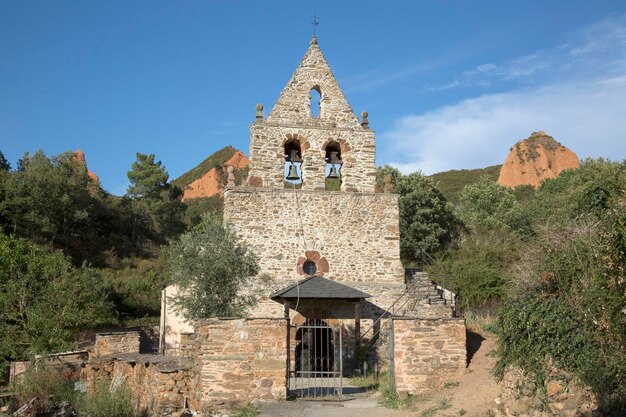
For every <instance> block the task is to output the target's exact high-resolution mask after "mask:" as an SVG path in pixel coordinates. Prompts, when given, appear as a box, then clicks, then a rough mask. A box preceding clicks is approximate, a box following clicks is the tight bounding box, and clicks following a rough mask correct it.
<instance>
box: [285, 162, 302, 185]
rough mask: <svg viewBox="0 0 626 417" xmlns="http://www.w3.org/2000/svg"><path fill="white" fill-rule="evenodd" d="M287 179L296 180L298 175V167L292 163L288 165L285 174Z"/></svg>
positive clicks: (298, 177)
mask: <svg viewBox="0 0 626 417" xmlns="http://www.w3.org/2000/svg"><path fill="white" fill-rule="evenodd" d="M286 179H288V180H289V181H298V180H299V179H300V176H299V175H298V169H297V168H296V166H295V165H294V164H291V165H289V174H287V178H286Z"/></svg>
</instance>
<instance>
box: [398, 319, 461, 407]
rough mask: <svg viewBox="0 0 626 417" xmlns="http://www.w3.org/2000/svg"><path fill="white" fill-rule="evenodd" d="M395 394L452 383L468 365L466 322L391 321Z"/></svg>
mask: <svg viewBox="0 0 626 417" xmlns="http://www.w3.org/2000/svg"><path fill="white" fill-rule="evenodd" d="M393 326H394V327H393V329H394V331H393V335H394V338H393V339H394V340H393V342H394V370H395V376H396V391H397V392H398V394H399V395H402V394H411V395H414V394H419V393H421V392H423V391H426V390H427V389H429V388H438V387H441V386H442V384H443V383H445V382H446V381H454V379H455V378H457V377H458V376H459V375H460V373H462V372H463V371H464V370H465V367H466V365H467V350H466V344H465V342H466V338H465V337H466V336H465V319H436V320H430V319H402V318H398V319H395V318H394V319H393Z"/></svg>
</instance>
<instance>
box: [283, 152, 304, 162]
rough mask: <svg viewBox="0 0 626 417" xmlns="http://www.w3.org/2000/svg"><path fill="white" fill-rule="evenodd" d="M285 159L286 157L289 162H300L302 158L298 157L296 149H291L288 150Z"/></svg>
mask: <svg viewBox="0 0 626 417" xmlns="http://www.w3.org/2000/svg"><path fill="white" fill-rule="evenodd" d="M286 159H287V161H289V162H302V158H300V157H299V156H298V151H297V150H295V149H292V150H291V151H290V152H289V155H287V158H286Z"/></svg>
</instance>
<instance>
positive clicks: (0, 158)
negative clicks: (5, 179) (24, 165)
mask: <svg viewBox="0 0 626 417" xmlns="http://www.w3.org/2000/svg"><path fill="white" fill-rule="evenodd" d="M10 170H11V164H10V163H9V161H7V159H6V158H5V157H4V154H3V153H2V151H0V171H4V172H6V171H10Z"/></svg>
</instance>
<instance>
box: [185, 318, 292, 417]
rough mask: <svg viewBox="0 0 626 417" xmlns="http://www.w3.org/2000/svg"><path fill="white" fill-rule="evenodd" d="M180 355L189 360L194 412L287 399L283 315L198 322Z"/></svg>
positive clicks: (285, 335) (285, 331)
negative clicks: (191, 372)
mask: <svg viewBox="0 0 626 417" xmlns="http://www.w3.org/2000/svg"><path fill="white" fill-rule="evenodd" d="M183 354H184V355H185V356H189V357H192V358H194V369H195V378H194V381H193V387H194V388H193V392H192V395H191V400H192V402H191V404H192V407H193V409H194V410H199V411H206V410H211V409H218V408H234V407H238V406H243V405H246V404H248V403H250V402H253V401H259V400H261V401H263V400H265V401H269V400H277V399H283V398H285V397H286V385H285V384H286V374H287V321H286V320H285V319H234V320H224V319H212V320H206V321H202V322H200V323H198V324H197V325H196V328H195V332H194V334H193V335H190V336H189V340H188V343H187V344H185V345H184V348H183Z"/></svg>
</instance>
